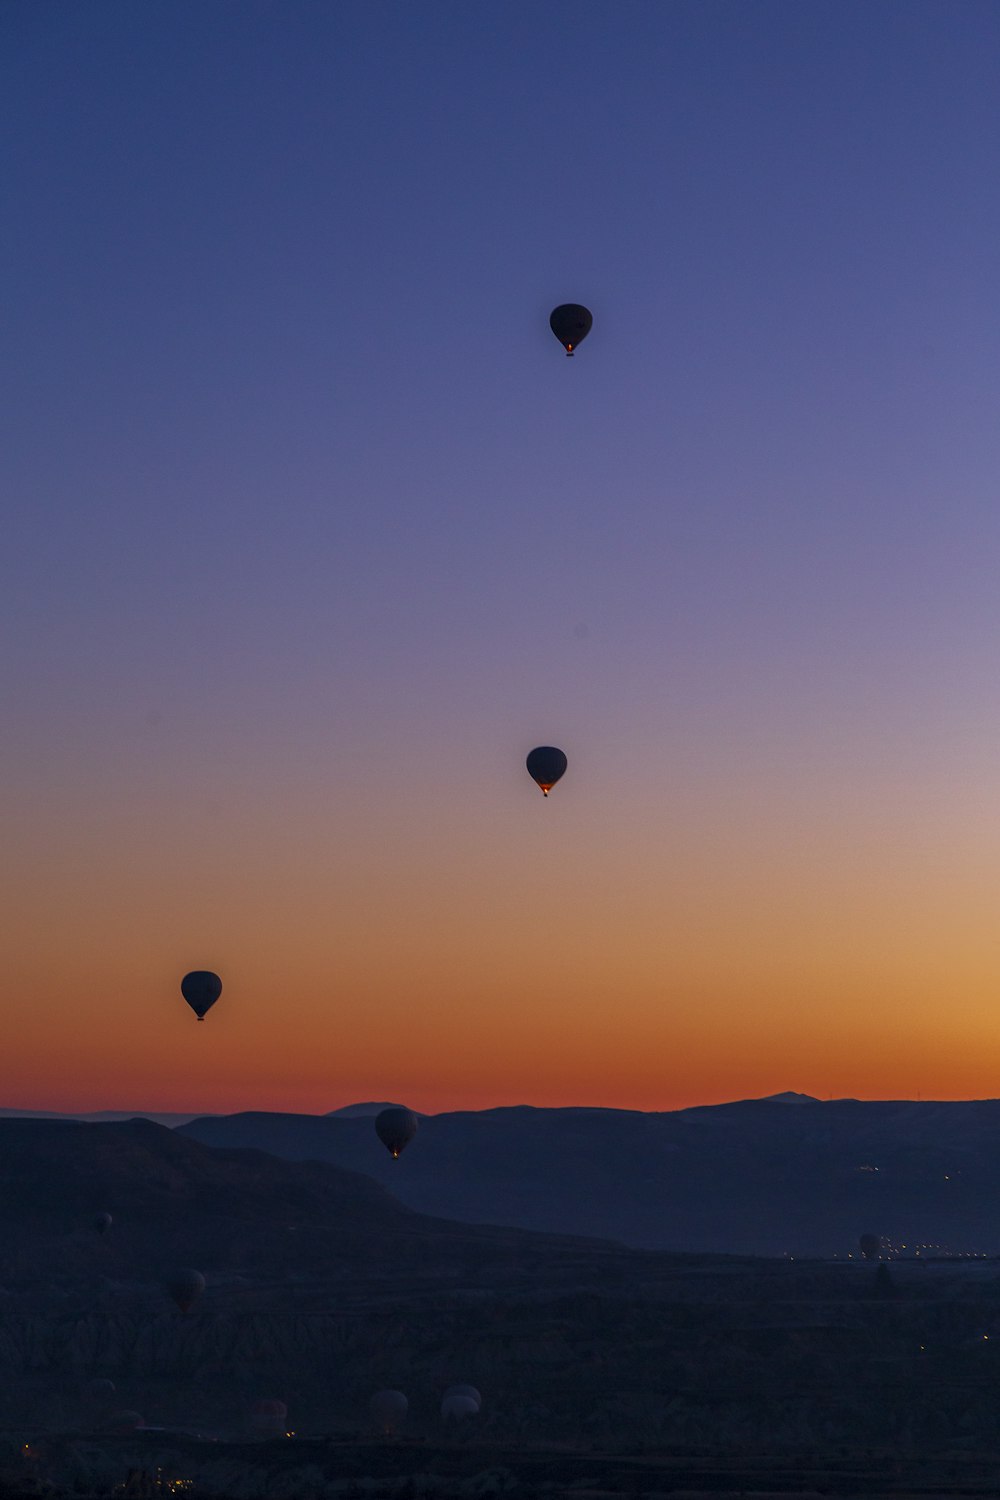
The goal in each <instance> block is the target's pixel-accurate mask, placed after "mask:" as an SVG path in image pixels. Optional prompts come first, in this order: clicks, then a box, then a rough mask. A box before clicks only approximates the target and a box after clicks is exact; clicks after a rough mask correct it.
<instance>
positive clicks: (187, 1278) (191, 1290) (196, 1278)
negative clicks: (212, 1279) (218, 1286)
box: [166, 1270, 205, 1313]
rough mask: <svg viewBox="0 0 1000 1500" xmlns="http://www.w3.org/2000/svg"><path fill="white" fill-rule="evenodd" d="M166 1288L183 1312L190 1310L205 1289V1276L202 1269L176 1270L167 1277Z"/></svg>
mask: <svg viewBox="0 0 1000 1500" xmlns="http://www.w3.org/2000/svg"><path fill="white" fill-rule="evenodd" d="M166 1288H167V1293H168V1295H169V1296H170V1297H172V1298H173V1300H174V1302H176V1303H177V1306H178V1307H179V1308H180V1310H181V1312H182V1313H186V1312H190V1311H191V1309H192V1307H194V1305H195V1303H196V1302H197V1301H198V1299H199V1297H200V1296H201V1294H202V1292H203V1291H204V1290H205V1278H204V1276H203V1275H202V1274H201V1272H200V1271H189V1270H188V1271H175V1272H174V1274H173V1275H172V1276H169V1277H168V1278H167V1281H166Z"/></svg>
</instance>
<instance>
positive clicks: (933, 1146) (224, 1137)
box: [180, 1095, 1000, 1257]
mask: <svg viewBox="0 0 1000 1500" xmlns="http://www.w3.org/2000/svg"><path fill="white" fill-rule="evenodd" d="M180 1133H181V1134H183V1135H186V1136H188V1137H189V1138H194V1139H197V1140H201V1141H204V1142H206V1143H209V1144H212V1145H219V1146H224V1145H225V1146H254V1147H257V1148H259V1149H262V1150H266V1151H270V1152H273V1153H274V1154H275V1155H278V1156H284V1157H286V1158H288V1159H291V1160H304V1159H314V1160H323V1161H328V1162H332V1163H336V1164H337V1165H338V1166H341V1167H345V1168H351V1169H354V1170H358V1171H363V1172H365V1173H366V1174H368V1175H370V1176H371V1177H373V1178H375V1179H376V1180H377V1181H379V1182H382V1183H384V1184H386V1185H391V1187H392V1191H393V1192H394V1194H395V1195H396V1196H397V1197H398V1198H399V1199H400V1200H401V1201H402V1202H405V1203H406V1204H408V1205H409V1206H410V1207H412V1208H414V1209H419V1210H420V1211H422V1212H424V1213H432V1214H439V1215H443V1216H445V1217H448V1218H453V1219H457V1220H464V1221H466V1222H488V1223H494V1224H510V1225H517V1226H519V1227H522V1228H528V1229H534V1230H540V1231H558V1232H564V1233H572V1234H583V1235H597V1236H601V1237H607V1238H614V1239H619V1240H621V1241H623V1242H624V1243H626V1244H630V1245H633V1246H636V1247H644V1248H649V1249H664V1250H689V1251H704V1252H713V1253H734V1254H759V1255H783V1254H792V1255H818V1256H824V1257H826V1256H834V1255H841V1256H846V1255H848V1254H850V1253H853V1252H855V1251H856V1249H857V1240H858V1236H859V1234H861V1233H864V1232H867V1231H872V1232H875V1233H878V1234H884V1235H886V1236H887V1237H888V1238H889V1239H890V1240H891V1241H892V1243H893V1244H894V1245H896V1246H898V1247H902V1246H904V1245H905V1246H906V1247H907V1252H908V1253H911V1252H912V1250H913V1248H914V1246H917V1245H923V1246H928V1247H939V1248H940V1249H943V1250H945V1251H949V1252H952V1253H955V1254H978V1253H984V1252H985V1253H989V1254H994V1253H997V1252H1000V1101H996V1100H980V1101H973V1102H963V1103H913V1102H908V1101H900V1102H889V1103H881V1102H866V1101H859V1100H852V1099H842V1100H833V1101H829V1102H822V1101H819V1100H810V1099H808V1098H806V1097H805V1096H802V1095H792V1096H782V1097H778V1098H775V1099H761V1100H745V1101H742V1102H740V1103H735V1104H725V1105H716V1106H708V1107H704V1108H698V1109H688V1110H680V1111H677V1112H675V1113H664V1114H642V1113H639V1112H636V1111H627V1110H612V1109H532V1108H528V1107H521V1108H513V1109H493V1110H483V1111H481V1112H479V1113H454V1114H440V1115H432V1116H428V1117H426V1118H424V1119H423V1120H422V1121H421V1125H420V1130H419V1132H418V1135H417V1137H416V1139H415V1140H414V1141H413V1143H412V1145H411V1146H409V1147H408V1148H407V1151H406V1153H405V1155H404V1156H403V1157H402V1158H401V1159H400V1160H399V1161H398V1162H393V1161H391V1160H390V1159H389V1157H388V1156H387V1155H386V1153H385V1151H384V1150H383V1149H382V1147H381V1146H380V1144H379V1142H378V1141H377V1140H376V1138H375V1135H374V1132H373V1130H372V1125H371V1121H370V1120H368V1119H365V1118H359V1119H352V1118H350V1117H344V1116H342V1115H341V1116H334V1117H330V1116H312V1115H277V1114H239V1115H231V1116H227V1117H218V1118H205V1119H201V1120H196V1121H192V1122H191V1123H190V1124H188V1125H185V1126H182V1127H180ZM924 1253H934V1252H930V1251H925V1252H924Z"/></svg>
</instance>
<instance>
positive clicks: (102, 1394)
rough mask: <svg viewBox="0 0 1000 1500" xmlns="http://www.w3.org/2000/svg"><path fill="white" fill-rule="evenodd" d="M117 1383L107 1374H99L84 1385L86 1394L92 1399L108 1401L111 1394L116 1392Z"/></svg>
mask: <svg viewBox="0 0 1000 1500" xmlns="http://www.w3.org/2000/svg"><path fill="white" fill-rule="evenodd" d="M115 1389H116V1387H115V1383H114V1381H113V1380H109V1379H108V1377H107V1376H106V1375H98V1376H96V1377H95V1378H94V1379H93V1380H88V1381H87V1384H86V1385H85V1386H84V1390H85V1392H86V1394H87V1395H88V1396H89V1397H90V1399H91V1400H92V1401H106V1400H107V1398H108V1397H109V1396H113V1395H114V1394H115Z"/></svg>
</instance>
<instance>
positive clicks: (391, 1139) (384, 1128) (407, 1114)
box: [375, 1109, 417, 1161]
mask: <svg viewBox="0 0 1000 1500" xmlns="http://www.w3.org/2000/svg"><path fill="white" fill-rule="evenodd" d="M416 1133H417V1117H416V1115H415V1114H414V1113H413V1110H412V1109H384V1110H383V1111H382V1113H381V1114H380V1115H376V1116H375V1134H376V1135H377V1136H378V1138H379V1140H380V1141H381V1142H382V1144H383V1146H384V1147H385V1149H386V1150H387V1151H388V1152H389V1153H390V1154H391V1156H392V1159H393V1161H396V1160H397V1159H398V1157H399V1154H400V1152H401V1151H405V1150H406V1148H407V1146H408V1145H409V1144H410V1142H411V1141H412V1140H413V1137H414V1136H415V1135H416Z"/></svg>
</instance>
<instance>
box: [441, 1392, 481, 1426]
mask: <svg viewBox="0 0 1000 1500" xmlns="http://www.w3.org/2000/svg"><path fill="white" fill-rule="evenodd" d="M441 1415H442V1417H444V1418H445V1419H446V1420H447V1419H448V1418H450V1419H451V1420H452V1421H455V1422H460V1421H461V1420H462V1418H463V1417H478V1416H479V1402H478V1401H475V1400H473V1398H472V1397H471V1396H445V1398H444V1400H443V1401H442V1402H441Z"/></svg>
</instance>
